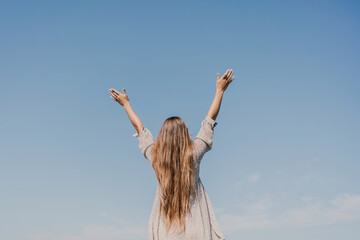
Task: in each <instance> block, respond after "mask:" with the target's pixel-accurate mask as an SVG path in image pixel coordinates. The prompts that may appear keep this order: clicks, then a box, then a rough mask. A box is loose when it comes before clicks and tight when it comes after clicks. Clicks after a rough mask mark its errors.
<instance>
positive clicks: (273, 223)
mask: <svg viewBox="0 0 360 240" xmlns="http://www.w3.org/2000/svg"><path fill="white" fill-rule="evenodd" d="M302 200H303V201H304V202H306V205H305V206H302V207H296V208H293V209H287V210H285V211H283V212H282V213H280V214H279V215H271V214H270V213H269V211H268V210H269V209H270V208H271V206H272V204H271V201H270V199H267V198H265V199H263V200H261V201H259V202H258V203H257V204H258V206H259V207H257V208H256V207H254V208H253V210H254V211H252V212H247V213H245V214H242V215H234V214H218V218H219V225H220V227H221V228H222V229H223V232H224V234H230V233H232V232H234V231H238V230H244V229H273V228H280V229H281V228H289V227H290V228H306V227H312V226H318V225H330V224H336V223H340V222H346V221H353V220H357V219H360V195H350V194H343V195H339V196H336V197H335V198H334V199H332V200H331V201H330V204H328V203H322V202H320V201H319V200H318V199H316V198H312V197H303V198H302ZM257 204H255V205H254V206H256V205H257ZM245 208H246V209H251V207H250V208H249V207H245Z"/></svg>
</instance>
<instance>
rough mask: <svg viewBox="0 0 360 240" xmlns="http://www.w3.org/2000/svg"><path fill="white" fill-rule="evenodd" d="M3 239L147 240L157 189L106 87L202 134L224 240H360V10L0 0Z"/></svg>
mask: <svg viewBox="0 0 360 240" xmlns="http://www.w3.org/2000/svg"><path fill="white" fill-rule="evenodd" d="M0 36H1V37H0V83H1V85H0V111H1V112H0V114H1V117H0V132H1V134H0V141H1V145H0V146H1V147H0V161H1V167H0V192H1V197H0V212H1V214H0V226H1V227H0V238H1V239H9V240H119V239H125V240H127V239H131V240H140V239H146V238H147V224H148V220H149V217H150V213H151V208H152V204H153V200H154V196H155V191H156V188H157V180H156V177H155V174H154V172H153V169H152V167H151V165H150V163H149V162H148V161H147V160H146V159H145V158H144V157H143V155H142V153H141V152H140V149H139V148H138V139H137V138H134V137H133V136H132V135H133V134H134V133H136V130H135V128H134V127H133V126H132V124H131V123H130V121H129V120H128V117H127V115H126V112H125V111H124V109H123V108H122V107H121V106H120V105H119V104H118V103H116V102H114V101H113V100H112V99H111V98H110V94H109V93H108V90H109V88H115V89H117V90H121V89H122V88H125V89H126V91H127V94H128V95H129V98H130V102H131V104H132V107H133V109H134V110H135V112H136V113H137V115H138V116H139V117H140V118H141V120H142V122H143V124H144V125H145V126H146V127H147V128H148V129H149V130H150V131H151V132H152V133H153V135H154V137H156V136H157V134H158V132H159V130H160V128H161V126H162V123H163V122H164V121H165V119H166V118H168V117H170V116H180V117H181V118H182V119H183V120H184V121H185V122H186V124H187V126H188V128H189V131H190V134H191V137H192V138H194V137H195V136H196V135H197V133H198V131H199V129H200V124H201V121H202V120H203V119H204V118H205V116H206V113H207V111H208V109H209V107H210V104H211V101H212V99H213V96H214V94H215V84H216V74H217V73H220V74H223V73H224V72H225V71H226V69H228V68H232V69H233V70H234V76H235V80H234V81H233V82H232V83H231V84H230V86H229V88H228V89H227V91H226V92H225V95H224V97H223V100H222V106H221V109H220V112H219V115H218V117H217V119H216V121H217V122H218V125H217V126H216V127H215V129H214V142H213V149H212V150H211V151H209V152H208V153H206V155H205V156H204V158H203V160H202V165H201V170H200V177H201V179H202V181H203V183H204V186H205V189H206V191H207V193H208V195H209V197H210V200H211V202H212V205H213V207H214V209H215V212H216V217H217V219H218V222H219V225H220V227H221V229H222V231H223V233H224V235H225V237H226V238H227V239H247V240H263V239H267V240H279V239H280V240H281V239H284V240H285V239H292V240H303V239H307V240H318V239H326V240H337V239H341V240H355V239H358V237H359V235H360V230H359V228H358V226H359V225H360V188H359V182H360V175H359V170H360V125H359V122H360V111H359V109H360V94H359V92H360V78H359V76H360V67H359V63H360V45H359V42H360V4H359V2H357V1H1V2H0Z"/></svg>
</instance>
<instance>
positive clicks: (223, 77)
mask: <svg viewBox="0 0 360 240" xmlns="http://www.w3.org/2000/svg"><path fill="white" fill-rule="evenodd" d="M228 72H229V69H228V70H227V71H226V72H225V73H224V75H223V76H222V77H221V78H224V79H225V77H226V75H227V73H228Z"/></svg>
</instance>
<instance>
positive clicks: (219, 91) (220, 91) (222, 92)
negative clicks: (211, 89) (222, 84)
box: [215, 89, 224, 95]
mask: <svg viewBox="0 0 360 240" xmlns="http://www.w3.org/2000/svg"><path fill="white" fill-rule="evenodd" d="M215 94H221V95H223V94H224V91H223V90H220V89H216V92H215Z"/></svg>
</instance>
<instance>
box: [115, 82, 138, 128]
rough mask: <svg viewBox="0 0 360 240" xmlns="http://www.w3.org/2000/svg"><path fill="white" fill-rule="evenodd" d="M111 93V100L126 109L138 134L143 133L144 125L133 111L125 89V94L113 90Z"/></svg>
mask: <svg viewBox="0 0 360 240" xmlns="http://www.w3.org/2000/svg"><path fill="white" fill-rule="evenodd" d="M109 92H110V94H111V98H112V99H113V100H114V101H116V102H118V103H119V104H120V105H121V106H123V107H124V109H125V111H126V113H127V115H128V117H129V119H130V122H131V123H132V125H133V126H134V127H135V129H136V131H137V132H138V133H140V132H141V130H142V129H143V124H142V122H141V120H140V118H139V117H138V116H137V115H136V113H135V112H134V110H133V109H132V107H131V105H130V101H129V97H128V95H127V94H126V91H125V88H123V94H122V93H120V92H118V91H116V90H115V89H113V88H110V89H109Z"/></svg>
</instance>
